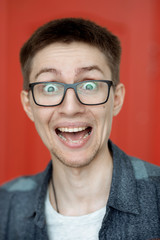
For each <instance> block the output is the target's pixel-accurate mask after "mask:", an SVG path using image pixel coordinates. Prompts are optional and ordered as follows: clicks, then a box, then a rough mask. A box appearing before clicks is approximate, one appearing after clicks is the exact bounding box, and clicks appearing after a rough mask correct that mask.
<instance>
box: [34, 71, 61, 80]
mask: <svg viewBox="0 0 160 240" xmlns="http://www.w3.org/2000/svg"><path fill="white" fill-rule="evenodd" d="M47 72H53V73H55V74H56V75H61V72H60V71H59V70H57V69H55V68H43V69H41V70H40V71H39V72H38V73H37V74H36V75H35V79H36V78H38V76H39V75H40V74H42V73H47Z"/></svg>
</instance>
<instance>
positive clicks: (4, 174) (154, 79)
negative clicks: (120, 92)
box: [0, 0, 160, 183]
mask: <svg viewBox="0 0 160 240" xmlns="http://www.w3.org/2000/svg"><path fill="white" fill-rule="evenodd" d="M159 12H160V1H159V0H134V1H131V0H87V1H86V0H81V1H76V0H67V1H65V0H64V1H62V0H59V1H54V0H45V1H44V0H0V29H1V31H0V81H1V84H0V86H1V87H0V102H1V104H0V113H1V117H0V120H1V124H0V183H2V182H4V181H7V180H9V179H11V178H13V177H16V176H19V175H23V174H32V173H35V172H37V171H40V170H42V169H43V168H44V167H45V166H46V164H47V162H48V161H49V159H50V156H49V153H48V152H47V150H46V149H45V147H44V146H43V144H42V142H41V140H40V139H39V136H38V135H37V133H36V131H35V129H34V126H33V123H31V122H30V121H29V119H28V118H27V116H25V113H24V112H23V110H22V107H21V103H20V97H19V95H20V91H21V88H22V76H21V72H20V65H19V49H20V47H21V46H22V44H23V43H24V41H26V40H27V39H28V37H29V36H30V34H31V33H32V32H33V31H34V30H35V29H36V28H37V27H38V26H39V25H41V24H43V23H45V22H46V21H49V20H51V19H54V18H59V17H70V16H72V17H84V18H89V19H91V20H94V21H96V22H97V23H99V24H102V25H105V26H108V28H109V29H110V30H111V31H113V32H114V33H115V34H117V35H118V36H119V37H120V39H121V41H122V48H123V54H122V63H121V74H120V75H121V81H122V82H123V83H124V84H125V85H126V99H125V104H124V107H123V110H122V112H121V113H120V115H119V116H118V117H116V118H115V119H114V123H113V131H112V136H111V138H112V140H113V141H114V142H115V143H116V144H118V145H119V146H120V147H121V148H122V149H124V150H125V151H126V152H127V153H129V154H130V155H135V156H138V157H140V158H142V159H144V160H146V161H149V162H152V163H155V164H157V165H160V146H159V142H160V125H159V122H160V107H159V104H160V94H159V89H160V78H159V77H160V68H159V66H160V30H159V23H160V14H159Z"/></svg>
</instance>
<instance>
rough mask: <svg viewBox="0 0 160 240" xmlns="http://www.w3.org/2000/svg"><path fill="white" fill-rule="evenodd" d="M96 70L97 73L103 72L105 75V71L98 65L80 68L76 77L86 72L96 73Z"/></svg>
mask: <svg viewBox="0 0 160 240" xmlns="http://www.w3.org/2000/svg"><path fill="white" fill-rule="evenodd" d="M94 70H97V71H99V72H101V73H102V74H104V73H103V71H102V70H101V69H100V67H98V66H97V65H91V66H88V67H82V68H78V69H77V70H76V75H78V74H81V73H85V72H90V71H94Z"/></svg>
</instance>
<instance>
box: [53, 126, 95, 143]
mask: <svg viewBox="0 0 160 240" xmlns="http://www.w3.org/2000/svg"><path fill="white" fill-rule="evenodd" d="M91 132H92V127H90V126H88V127H83V126H81V127H59V128H57V129H56V134H57V135H58V137H59V138H60V139H61V140H62V141H63V142H64V143H66V144H67V145H68V144H69V145H74V144H75V145H78V144H80V145H81V144H83V143H84V142H86V139H87V138H88V137H89V135H90V134H91Z"/></svg>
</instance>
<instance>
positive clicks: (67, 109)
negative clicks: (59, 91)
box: [59, 88, 85, 115]
mask: <svg viewBox="0 0 160 240" xmlns="http://www.w3.org/2000/svg"><path fill="white" fill-rule="evenodd" d="M84 107H85V106H84V105H83V104H82V103H80V102H79V100H78V99H77V96H76V93H75V91H74V89H71V88H69V89H67V91H66V94H65V97H64V100H63V102H62V103H61V104H60V105H59V112H60V113H65V114H66V115H76V114H78V113H82V112H83V111H84Z"/></svg>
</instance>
